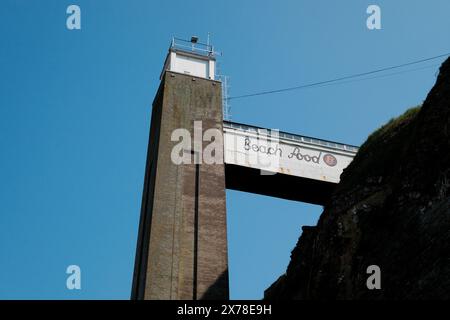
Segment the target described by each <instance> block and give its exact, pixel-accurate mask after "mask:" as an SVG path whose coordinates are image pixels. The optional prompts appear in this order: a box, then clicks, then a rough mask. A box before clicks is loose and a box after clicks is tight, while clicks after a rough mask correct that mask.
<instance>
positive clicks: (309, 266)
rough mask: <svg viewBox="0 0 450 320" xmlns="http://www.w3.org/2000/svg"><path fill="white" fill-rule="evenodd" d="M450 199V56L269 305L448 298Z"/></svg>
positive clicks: (365, 162)
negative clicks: (371, 270) (377, 285)
mask: <svg viewBox="0 0 450 320" xmlns="http://www.w3.org/2000/svg"><path fill="white" fill-rule="evenodd" d="M449 196H450V59H448V60H447V61H446V62H445V63H444V64H443V65H442V66H441V68H440V74H439V76H438V79H437V82H436V84H435V86H434V87H433V89H432V90H431V91H430V93H429V94H428V96H427V99H426V100H425V102H424V103H423V105H422V107H417V108H414V109H410V110H408V111H407V112H406V113H405V114H404V115H402V116H400V117H399V118H397V119H394V120H391V121H390V122H389V123H387V124H386V125H384V126H383V127H381V128H380V129H379V130H377V131H376V132H374V133H373V134H372V135H371V136H369V138H368V139H367V141H366V142H365V143H364V145H363V146H362V147H361V149H360V151H359V152H358V154H357V156H356V157H355V159H354V161H353V162H352V163H351V165H350V166H349V167H348V168H347V169H346V170H345V171H344V172H343V174H342V176H341V182H340V184H339V185H338V187H337V188H336V191H335V192H334V194H333V196H332V198H331V199H330V201H329V203H328V204H327V205H326V206H325V208H324V212H323V213H322V215H321V217H320V220H319V222H318V224H317V226H315V227H303V233H302V235H301V237H300V239H299V241H298V243H297V245H296V247H295V248H294V250H293V251H292V254H291V261H290V264H289V266H288V268H287V271H286V274H284V275H283V276H281V277H280V278H279V279H278V280H277V281H276V282H275V283H274V284H273V285H272V286H271V287H270V288H268V289H267V290H266V291H265V299H269V300H277V299H434V298H439V299H444V298H446V299H449V298H450V197H449ZM370 265H377V266H379V267H380V270H381V289H380V290H376V289H374V290H369V289H368V288H367V285H366V281H367V278H368V277H369V276H370V274H368V273H367V268H368V266H370Z"/></svg>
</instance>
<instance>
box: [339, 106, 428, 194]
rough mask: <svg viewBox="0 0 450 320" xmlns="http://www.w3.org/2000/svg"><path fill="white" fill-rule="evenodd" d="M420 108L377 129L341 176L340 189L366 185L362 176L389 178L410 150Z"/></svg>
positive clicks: (415, 108) (412, 109)
mask: <svg viewBox="0 0 450 320" xmlns="http://www.w3.org/2000/svg"><path fill="white" fill-rule="evenodd" d="M420 108H421V106H417V107H413V108H410V109H408V110H407V111H406V112H405V113H403V114H402V115H400V116H398V117H396V118H393V119H391V120H389V121H388V122H387V123H386V124H384V125H383V126H381V127H380V128H378V129H377V130H375V131H374V132H373V133H372V134H371V135H369V137H368V138H367V140H366V142H364V144H363V145H362V146H361V147H360V148H359V151H358V154H357V155H356V157H355V159H354V160H353V161H352V163H351V164H350V166H349V167H348V168H347V169H345V170H344V172H343V173H342V175H341V183H340V184H339V188H340V189H341V190H345V189H352V188H354V187H355V186H358V185H361V184H363V183H364V182H363V180H362V179H363V178H362V177H370V176H374V177H376V176H388V175H390V171H391V170H394V168H395V165H394V164H395V162H396V161H397V160H398V155H400V154H402V153H403V151H404V150H405V148H408V145H409V143H410V140H411V137H412V135H413V132H414V124H413V120H414V119H415V118H416V116H417V114H418V113H419V111H420Z"/></svg>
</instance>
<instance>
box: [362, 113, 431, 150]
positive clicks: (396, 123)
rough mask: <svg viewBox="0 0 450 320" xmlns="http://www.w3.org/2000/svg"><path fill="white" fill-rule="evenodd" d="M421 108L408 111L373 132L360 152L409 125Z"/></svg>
mask: <svg viewBox="0 0 450 320" xmlns="http://www.w3.org/2000/svg"><path fill="white" fill-rule="evenodd" d="M421 107H422V106H421V105H418V106H415V107H412V108H410V109H408V110H406V111H405V113H403V114H402V115H400V116H398V117H396V118H392V119H391V120H389V121H388V122H387V123H386V124H384V125H382V126H381V127H380V128H378V129H377V130H375V131H374V132H372V133H371V134H370V135H369V137H368V138H367V140H366V142H364V143H363V145H362V146H361V147H360V152H361V151H362V152H364V151H366V150H368V149H370V148H371V147H372V145H373V144H374V143H377V142H380V141H382V140H383V138H384V137H386V136H389V135H391V134H393V133H394V132H395V131H397V129H398V128H399V127H402V126H404V125H405V124H408V123H409V122H410V121H411V120H412V119H414V118H415V117H416V115H417V114H418V113H419V111H420V108H421Z"/></svg>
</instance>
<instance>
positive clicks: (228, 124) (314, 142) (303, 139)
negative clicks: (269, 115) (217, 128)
mask: <svg viewBox="0 0 450 320" xmlns="http://www.w3.org/2000/svg"><path fill="white" fill-rule="evenodd" d="M223 125H224V127H225V128H229V129H237V130H240V131H245V132H252V133H256V134H261V132H260V131H261V130H265V131H266V132H267V133H268V135H270V133H269V132H270V131H271V130H270V129H264V128H259V127H255V126H250V125H246V124H241V123H236V122H230V121H224V122H223ZM278 136H279V137H280V138H283V139H287V140H291V141H294V142H302V143H306V144H311V145H316V146H321V147H327V148H333V149H337V150H342V151H347V152H352V153H357V152H358V150H359V148H358V147H356V146H352V145H348V144H343V143H338V142H333V141H328V140H323V139H317V138H312V137H307V136H301V135H298V134H292V133H287V132H281V131H279V132H278Z"/></svg>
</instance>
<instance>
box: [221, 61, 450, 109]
mask: <svg viewBox="0 0 450 320" xmlns="http://www.w3.org/2000/svg"><path fill="white" fill-rule="evenodd" d="M447 56H450V53H445V54H440V55H438V56H434V57H430V58H425V59H421V60H416V61H412V62H408V63H403V64H399V65H395V66H390V67H386V68H381V69H377V70H372V71H368V72H362V73H357V74H352V75H348V76H343V77H339V78H334V79H330V80H324V81H318V82H313V83H308V84H304V85H298V86H294V87H288V88H282V89H276V90H267V91H260V92H255V93H249V94H244V95H240V96H234V97H229V98H228V100H236V99H242V98H249V97H255V96H262V95H268V94H273V93H280V92H286V91H293V90H299V89H305V88H311V87H316V86H321V85H325V84H331V83H334V82H338V81H342V80H349V79H353V78H359V77H362V76H367V75H371V74H375V73H380V72H384V71H388V70H393V69H399V68H403V67H407V66H411V65H415V64H419V63H422V62H426V61H431V60H435V59H439V58H443V57H447ZM413 71H414V70H413Z"/></svg>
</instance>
